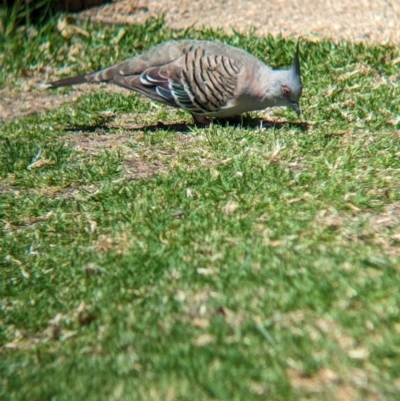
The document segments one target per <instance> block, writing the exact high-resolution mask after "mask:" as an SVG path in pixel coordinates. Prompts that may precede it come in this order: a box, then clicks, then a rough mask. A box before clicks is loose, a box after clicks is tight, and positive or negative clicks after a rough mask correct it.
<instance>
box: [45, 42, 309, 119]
mask: <svg viewBox="0 0 400 401" xmlns="http://www.w3.org/2000/svg"><path fill="white" fill-rule="evenodd" d="M101 82H106V83H113V84H116V85H118V86H121V87H123V88H126V89H129V90H132V91H135V92H138V93H140V94H141V95H144V96H147V97H148V98H150V99H152V100H155V101H157V102H160V103H163V104H166V105H169V106H173V107H176V108H181V109H183V110H187V111H188V112H189V113H191V115H192V116H193V119H194V122H195V123H196V124H197V125H207V124H209V123H210V118H213V117H216V118H227V117H233V116H236V115H240V114H242V113H246V112H250V111H254V110H263V109H265V108H269V107H276V106H289V107H291V108H293V109H294V111H295V112H296V113H297V116H300V114H301V109H300V103H299V102H300V97H301V94H302V90H303V86H302V80H301V71H300V60H299V42H297V46H296V51H295V55H294V60H293V64H292V66H291V68H289V69H288V70H280V69H277V70H274V69H272V68H271V67H269V66H268V65H266V64H265V63H264V62H262V61H261V60H260V59H258V58H257V57H255V56H253V55H252V54H250V53H248V52H247V51H245V50H242V49H239V48H237V47H234V46H231V45H228V44H225V43H221V42H217V41H208V40H190V39H181V40H170V41H166V42H163V43H161V44H159V45H156V46H154V47H152V48H150V49H149V50H147V51H146V52H144V53H142V54H140V55H137V56H134V57H132V58H129V59H127V60H125V61H122V62H119V63H117V64H115V65H112V66H110V67H107V68H103V69H100V70H98V71H95V72H90V73H87V74H83V75H78V76H74V77H70V78H64V79H60V80H58V81H54V82H49V83H48V84H46V87H48V88H49V87H50V88H58V87H62V86H70V85H77V84H83V83H101Z"/></svg>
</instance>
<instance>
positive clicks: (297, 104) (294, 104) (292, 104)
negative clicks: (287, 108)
mask: <svg viewBox="0 0 400 401" xmlns="http://www.w3.org/2000/svg"><path fill="white" fill-rule="evenodd" d="M290 105H291V106H292V107H293V109H294V111H295V112H296V114H297V117H300V115H301V109H300V104H299V103H298V102H292V103H291V104H290Z"/></svg>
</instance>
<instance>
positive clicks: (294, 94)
mask: <svg viewBox="0 0 400 401" xmlns="http://www.w3.org/2000/svg"><path fill="white" fill-rule="evenodd" d="M302 91H303V86H302V83H301V71H300V59H299V42H297V46H296V53H295V55H294V60H293V65H292V67H291V68H290V69H289V70H275V71H274V85H273V89H272V97H273V98H274V103H275V106H289V107H292V108H293V109H294V110H295V112H296V113H297V115H298V116H299V115H300V114H301V109H300V97H301V93H302ZM269 96H271V95H269Z"/></svg>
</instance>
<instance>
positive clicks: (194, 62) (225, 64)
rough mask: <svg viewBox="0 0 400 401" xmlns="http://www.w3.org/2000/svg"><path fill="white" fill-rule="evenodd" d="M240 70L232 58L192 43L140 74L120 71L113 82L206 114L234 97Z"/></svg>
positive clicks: (171, 103) (241, 66)
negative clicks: (181, 51) (179, 52)
mask: <svg viewBox="0 0 400 401" xmlns="http://www.w3.org/2000/svg"><path fill="white" fill-rule="evenodd" d="M242 70H243V65H242V63H241V62H240V61H238V60H237V59H236V58H231V57H229V56H228V55H220V54H214V53H213V52H210V51H207V48H206V46H203V47H202V46H200V45H195V44H194V45H192V46H190V47H188V48H187V49H184V50H183V55H181V56H180V57H178V58H177V59H175V60H173V61H171V62H169V63H167V64H163V65H156V66H150V67H148V68H146V69H144V71H142V72H141V73H140V74H138V73H133V74H131V73H130V71H129V69H125V70H124V71H123V72H122V71H121V70H120V73H119V74H116V75H114V77H113V80H114V82H115V83H116V84H117V85H120V86H123V87H125V88H127V89H131V90H134V91H136V92H139V93H141V94H143V95H146V96H148V97H149V98H151V99H154V100H157V101H159V102H162V103H166V104H169V105H171V106H175V107H180V108H182V109H185V110H188V111H190V112H192V113H194V114H208V113H215V112H218V111H219V110H221V108H223V107H224V105H226V104H227V103H228V102H229V101H231V100H232V99H234V98H235V96H236V92H237V87H238V79H239V76H240V73H241V72H242ZM121 72H122V74H121Z"/></svg>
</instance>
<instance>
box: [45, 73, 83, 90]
mask: <svg viewBox="0 0 400 401" xmlns="http://www.w3.org/2000/svg"><path fill="white" fill-rule="evenodd" d="M86 77H87V74H84V75H78V76H76V77H69V78H63V79H59V80H58V81H54V82H49V83H48V84H46V85H47V87H48V88H59V87H60V86H71V85H78V84H84V83H85V82H88V81H87V80H86Z"/></svg>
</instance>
